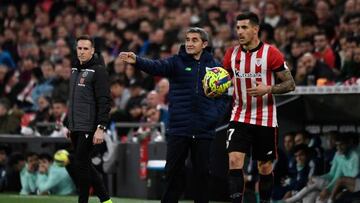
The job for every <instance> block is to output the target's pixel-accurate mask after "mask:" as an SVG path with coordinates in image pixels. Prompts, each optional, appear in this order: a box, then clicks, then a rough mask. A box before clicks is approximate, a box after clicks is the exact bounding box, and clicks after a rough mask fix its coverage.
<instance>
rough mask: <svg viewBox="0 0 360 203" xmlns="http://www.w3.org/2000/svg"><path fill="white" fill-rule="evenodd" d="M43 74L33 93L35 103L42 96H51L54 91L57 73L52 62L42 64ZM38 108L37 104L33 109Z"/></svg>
mask: <svg viewBox="0 0 360 203" xmlns="http://www.w3.org/2000/svg"><path fill="white" fill-rule="evenodd" d="M41 73H42V77H39V79H38V82H37V84H36V85H35V87H34V89H33V91H32V92H31V97H32V99H33V101H37V100H38V98H39V97H40V96H41V95H43V96H51V93H52V91H53V89H54V86H53V84H52V82H53V80H54V76H55V72H54V66H53V64H52V63H51V62H50V61H44V62H43V63H42V64H41ZM38 108H39V107H38V105H37V103H35V104H34V106H33V109H34V110H37V109H38Z"/></svg>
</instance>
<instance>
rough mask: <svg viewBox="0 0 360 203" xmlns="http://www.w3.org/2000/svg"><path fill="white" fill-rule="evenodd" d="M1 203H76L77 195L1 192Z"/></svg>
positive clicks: (95, 202)
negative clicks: (26, 194)
mask: <svg viewBox="0 0 360 203" xmlns="http://www.w3.org/2000/svg"><path fill="white" fill-rule="evenodd" d="M111 199H112V201H113V203H155V202H160V200H141V199H130V198H116V197H112V198H111ZM0 202H1V203H77V196H36V195H29V196H24V195H17V194H1V193H0ZM180 202H181V203H190V202H192V201H180ZM89 203H100V201H99V199H98V198H97V197H94V196H93V197H91V198H90V199H89Z"/></svg>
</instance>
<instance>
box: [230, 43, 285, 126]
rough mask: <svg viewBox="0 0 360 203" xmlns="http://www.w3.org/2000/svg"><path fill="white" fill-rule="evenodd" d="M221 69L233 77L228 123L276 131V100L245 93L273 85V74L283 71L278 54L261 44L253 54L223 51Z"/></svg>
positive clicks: (280, 56) (243, 51)
mask: <svg viewBox="0 0 360 203" xmlns="http://www.w3.org/2000/svg"><path fill="white" fill-rule="evenodd" d="M223 67H224V68H225V69H227V70H228V72H229V73H230V74H231V75H232V76H233V85H234V94H233V109H232V113H231V119H230V121H237V122H242V123H249V124H254V125H261V126H268V127H277V118H276V106H275V98H274V96H273V95H272V94H265V95H263V96H262V97H253V96H250V95H248V94H247V92H246V89H248V88H251V87H254V86H256V82H262V83H263V84H265V85H274V84H275V73H274V72H276V71H277V69H278V70H280V69H283V68H284V57H283V55H282V54H281V52H280V51H279V50H278V49H277V48H275V47H274V46H271V45H269V44H265V43H260V44H259V46H258V47H257V48H255V49H253V50H249V51H246V50H243V49H242V48H241V47H240V46H235V47H231V48H229V49H228V50H227V51H226V54H225V56H224V61H223Z"/></svg>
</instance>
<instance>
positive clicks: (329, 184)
mask: <svg viewBox="0 0 360 203" xmlns="http://www.w3.org/2000/svg"><path fill="white" fill-rule="evenodd" d="M336 146H337V152H336V154H335V157H334V160H333V162H332V166H331V169H330V172H329V173H327V174H324V175H322V176H317V177H311V179H310V180H309V182H308V185H307V186H306V187H304V188H303V189H302V190H301V191H300V192H298V193H297V194H295V195H294V196H293V197H291V198H288V199H286V200H285V202H286V203H291V202H297V201H299V200H300V199H303V201H308V202H315V199H317V201H318V202H326V201H327V199H328V198H329V196H330V193H331V191H332V190H333V188H334V186H335V183H336V181H337V180H338V178H340V177H341V176H349V177H355V176H357V175H358V174H359V161H360V160H359V155H358V154H357V152H356V151H355V150H353V149H352V148H351V143H350V139H349V138H348V137H345V136H342V135H338V136H337V137H336ZM319 190H320V191H321V192H320V193H319V192H318V191H319Z"/></svg>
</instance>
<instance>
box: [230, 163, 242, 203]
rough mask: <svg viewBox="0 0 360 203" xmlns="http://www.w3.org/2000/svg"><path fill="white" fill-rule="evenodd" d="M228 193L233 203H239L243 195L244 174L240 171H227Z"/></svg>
mask: <svg viewBox="0 0 360 203" xmlns="http://www.w3.org/2000/svg"><path fill="white" fill-rule="evenodd" d="M228 181H229V182H228V183H229V192H230V199H231V201H232V202H233V203H235V202H236V203H241V202H242V199H243V193H244V174H243V170H242V169H230V170H229V177H228Z"/></svg>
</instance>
